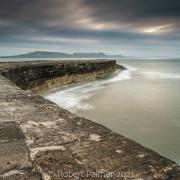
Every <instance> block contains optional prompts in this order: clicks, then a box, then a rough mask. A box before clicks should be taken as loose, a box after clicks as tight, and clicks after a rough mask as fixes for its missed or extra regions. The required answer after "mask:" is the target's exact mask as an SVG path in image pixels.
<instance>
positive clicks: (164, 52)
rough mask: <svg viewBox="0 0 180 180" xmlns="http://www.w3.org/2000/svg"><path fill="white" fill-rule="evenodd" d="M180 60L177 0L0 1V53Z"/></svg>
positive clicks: (179, 12)
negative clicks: (43, 52)
mask: <svg viewBox="0 0 180 180" xmlns="http://www.w3.org/2000/svg"><path fill="white" fill-rule="evenodd" d="M37 50H49V51H61V52H67V53H72V52H104V53H107V54H122V55H125V56H173V57H180V0H0V55H1V56H2V55H12V54H21V53H26V52H31V51H37Z"/></svg>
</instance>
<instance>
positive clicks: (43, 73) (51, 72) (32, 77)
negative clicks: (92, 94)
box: [2, 60, 121, 91]
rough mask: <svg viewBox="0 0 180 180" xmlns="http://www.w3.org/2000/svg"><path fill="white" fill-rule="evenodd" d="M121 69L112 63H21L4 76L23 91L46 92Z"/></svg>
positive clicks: (4, 73) (7, 71)
mask: <svg viewBox="0 0 180 180" xmlns="http://www.w3.org/2000/svg"><path fill="white" fill-rule="evenodd" d="M117 68H119V69H121V67H119V66H117V65H116V62H115V61H113V60H111V61H97V60H94V61H86V62H84V61H76V62H73V63H72V62H71V61H66V62H64V63H62V62H55V61H54V62H53V63H52V62H50V61H47V62H46V63H45V64H43V63H40V62H36V63H35V62H34V64H31V62H27V64H24V63H19V66H18V67H15V68H12V69H7V70H5V71H4V72H2V74H3V75H4V76H6V77H7V78H8V79H10V80H11V81H12V82H14V83H15V84H16V85H17V86H19V87H21V88H22V89H23V90H27V89H33V90H34V91H40V90H41V91H46V90H48V89H50V88H52V87H56V86H66V85H68V84H72V83H82V82H85V81H90V80H95V79H98V78H103V77H105V76H108V75H110V74H111V73H113V72H115V71H116V69H117Z"/></svg>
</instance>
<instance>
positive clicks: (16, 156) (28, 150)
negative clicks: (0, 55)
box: [0, 61, 180, 179]
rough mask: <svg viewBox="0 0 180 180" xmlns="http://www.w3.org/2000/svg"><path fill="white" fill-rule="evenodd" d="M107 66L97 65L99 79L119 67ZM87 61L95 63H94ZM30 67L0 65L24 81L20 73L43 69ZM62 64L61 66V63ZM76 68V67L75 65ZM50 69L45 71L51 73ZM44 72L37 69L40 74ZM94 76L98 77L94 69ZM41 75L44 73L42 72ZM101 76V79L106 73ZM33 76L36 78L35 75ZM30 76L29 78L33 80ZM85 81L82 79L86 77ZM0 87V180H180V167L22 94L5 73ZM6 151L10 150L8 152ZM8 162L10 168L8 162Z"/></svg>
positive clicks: (44, 102)
mask: <svg viewBox="0 0 180 180" xmlns="http://www.w3.org/2000/svg"><path fill="white" fill-rule="evenodd" d="M109 62H111V63H112V64H111V65H112V67H111V68H109V67H108V66H109V64H107V65H106V66H105V64H106V63H107V62H106V63H105V64H103V63H104V61H101V62H100V63H102V64H101V65H103V68H102V69H101V66H99V64H98V68H97V69H96V72H97V74H98V75H99V74H101V73H102V71H104V72H106V71H107V69H108V72H110V73H112V72H114V70H115V69H114V67H115V65H116V63H115V64H114V61H109ZM41 63H42V64H43V65H44V64H46V63H45V62H41ZM53 63H55V66H51V67H52V69H53V68H54V67H57V63H60V62H53ZM69 63H73V62H69ZM81 63H82V62H81ZM84 63H87V62H84ZM88 63H90V64H91V62H90V61H89V62H88ZM97 63H98V62H97ZM27 64H28V63H25V62H23V63H19V62H18V63H15V64H13V63H12V64H11V63H5V64H0V71H1V74H2V72H3V74H4V72H5V70H6V71H7V70H8V71H10V72H11V73H12V72H16V73H17V74H18V76H19V75H20V77H21V73H22V72H23V73H22V75H24V74H27V72H31V73H32V68H36V67H38V66H39V64H38V63H37V64H36V62H30V63H29V64H30V65H32V64H33V66H30V67H31V68H30V69H28V67H27ZM42 64H41V65H42ZM51 64H52V62H51ZM60 64H61V65H62V62H61V63H60ZM24 66H26V68H27V69H28V71H26V72H24V69H23V71H12V69H16V68H18V67H24ZM78 66H79V64H78ZM39 67H41V71H42V70H43V69H44V68H42V66H39ZM73 67H76V66H74V64H73ZM85 67H87V66H85ZM88 67H89V66H88ZM90 67H91V66H90ZM99 68H100V69H101V71H99ZM27 69H26V70H27ZM52 69H48V70H47V71H48V72H51V70H52ZM33 70H34V69H33ZM41 71H39V69H36V72H37V73H40V72H41ZM47 71H46V72H47ZM83 72H84V71H83ZM92 72H93V73H94V70H93V71H92ZM93 73H92V74H93ZM42 74H44V75H45V73H44V72H43V73H42ZM84 74H86V72H84ZM92 74H91V75H92ZM6 75H7V74H6ZM46 75H47V74H46ZM89 75H90V74H88V78H92V80H94V79H95V77H97V76H94V74H93V75H92V76H89ZM101 75H102V77H103V75H104V73H102V74H101ZM14 76H15V74H13V76H11V75H9V78H10V79H11V80H12V78H14V80H19V79H18V78H15V77H14ZM32 77H34V78H38V77H36V74H35V73H33V76H32ZM32 77H30V76H28V78H29V79H31V78H32ZM77 77H78V76H77ZM43 78H44V77H43ZM20 79H21V78H20ZM29 79H27V81H29ZM61 79H62V78H61ZM65 79H67V78H65ZM82 79H83V80H84V78H83V77H82ZM82 79H81V80H82ZM35 80H36V79H35ZM73 80H74V79H73ZM24 82H25V81H24ZM36 82H37V81H36ZM68 82H69V81H68ZM81 82H82V81H81ZM0 83H1V84H0V91H1V94H0V98H1V104H0V105H1V108H0V111H1V114H2V117H1V119H0V126H1V129H2V135H1V141H0V146H1V150H0V155H1V156H0V159H1V162H2V165H1V166H0V178H4V179H5V178H6V177H8V178H9V179H15V178H17V179H25V178H29V179H30V178H32V177H35V178H37V179H38V178H39V179H41V178H44V179H48V178H50V179H52V178H55V179H56V178H57V177H58V176H59V174H58V171H61V172H65V171H70V172H71V171H73V172H80V171H82V172H84V173H86V172H87V171H88V172H89V171H90V172H93V171H94V172H102V171H105V172H114V174H113V175H114V177H112V179H113V178H114V179H116V178H117V177H116V176H117V174H119V173H120V172H133V173H132V174H133V177H128V178H129V179H137V178H141V179H147V178H151V179H160V178H162V177H166V178H167V179H170V178H171V179H177V178H179V177H180V168H179V166H178V165H177V164H176V163H175V162H173V161H171V160H168V159H167V158H165V157H163V156H161V155H159V154H158V153H156V152H154V151H152V150H150V149H148V148H145V147H143V146H141V145H140V144H138V143H136V142H134V141H132V140H130V139H128V138H126V137H124V136H122V135H120V134H117V133H115V132H113V131H111V130H109V129H108V128H106V127H104V126H102V125H100V124H97V123H95V122H92V121H90V120H87V119H84V118H81V117H78V116H76V115H75V114H72V113H70V112H68V111H67V110H65V109H63V108H60V107H59V106H57V105H56V104H55V103H53V102H51V101H48V100H45V99H44V98H42V97H41V96H39V95H37V94H35V93H33V92H32V91H30V89H31V88H27V90H26V91H24V90H22V89H20V88H19V87H17V86H16V85H15V84H14V83H13V82H11V81H10V80H9V79H7V78H5V77H4V76H2V75H0ZM21 83H22V82H21ZM37 83H39V82H37ZM58 83H59V81H58ZM69 84H70V83H69ZM28 85H29V86H28ZM40 85H41V84H40ZM26 87H32V84H26ZM12 113H13V118H12ZM15 147H16V148H15ZM7 148H8V152H6V151H5V150H6V149H7ZM15 152H16V153H15ZM22 157H23V158H22ZM12 160H13V161H12ZM10 161H12V164H11V163H9V162H10ZM12 171H13V172H14V174H13V173H12ZM61 175H62V174H61ZM74 176H75V175H74ZM61 178H62V177H61ZM122 178H123V177H122Z"/></svg>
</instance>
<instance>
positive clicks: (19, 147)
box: [0, 121, 32, 174]
mask: <svg viewBox="0 0 180 180" xmlns="http://www.w3.org/2000/svg"><path fill="white" fill-rule="evenodd" d="M24 138H25V136H24V134H23V133H22V131H21V130H20V129H19V127H18V126H17V124H16V123H15V122H12V121H9V122H1V123H0V174H3V173H5V172H8V171H10V170H11V169H14V168H16V169H18V170H25V169H32V164H31V162H30V160H29V153H28V149H27V147H26V144H25V141H24Z"/></svg>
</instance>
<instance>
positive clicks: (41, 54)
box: [4, 51, 123, 58]
mask: <svg viewBox="0 0 180 180" xmlns="http://www.w3.org/2000/svg"><path fill="white" fill-rule="evenodd" d="M122 57H123V56H122V55H107V54H104V53H102V52H99V53H73V54H67V53H62V52H49V51H36V52H31V53H27V54H20V55H15V56H6V57H4V58H122Z"/></svg>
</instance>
